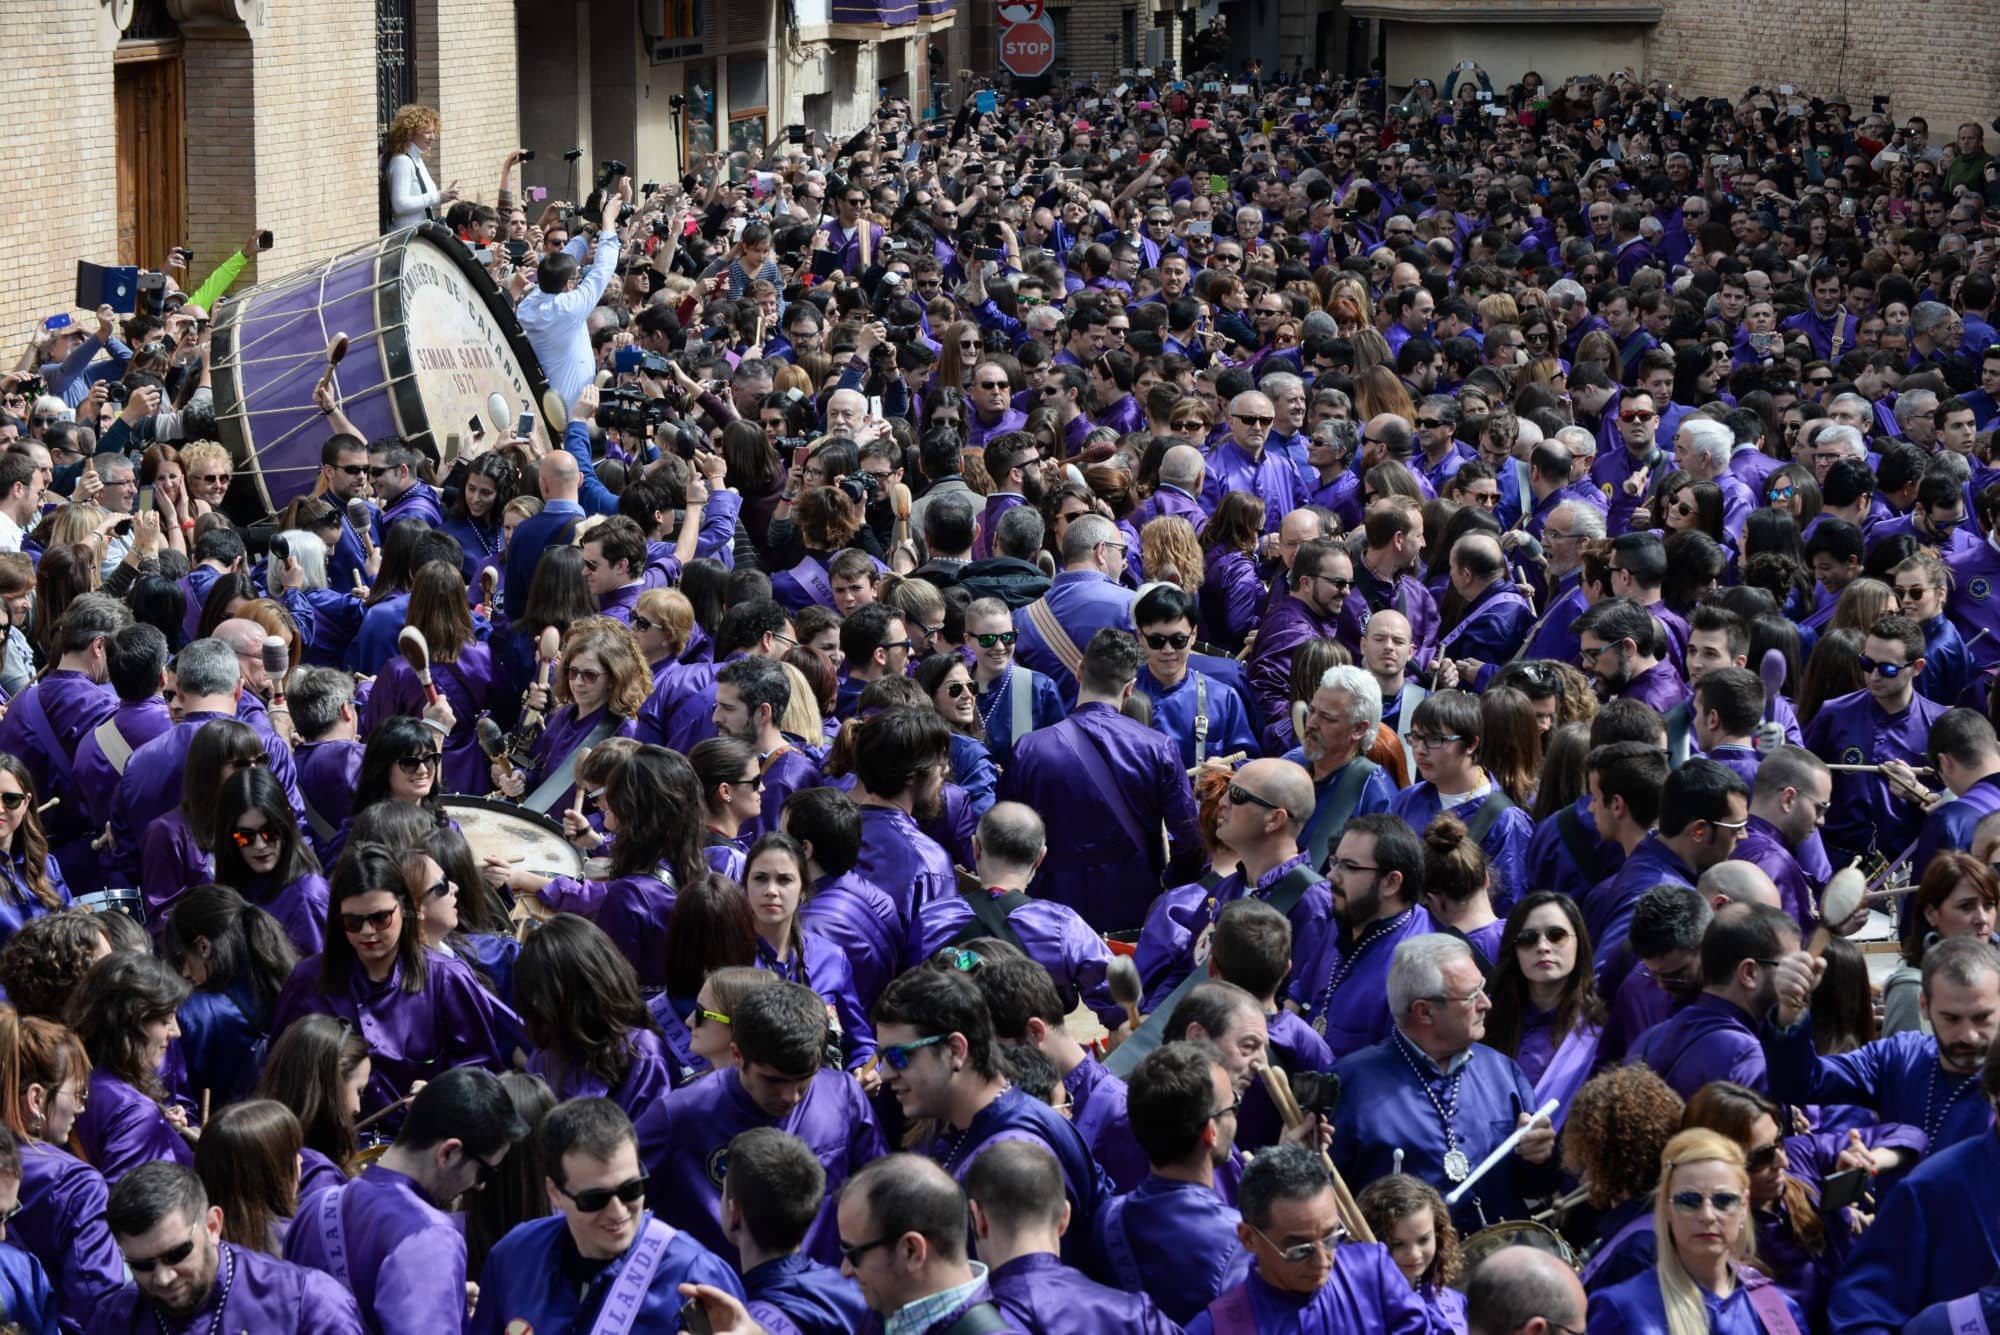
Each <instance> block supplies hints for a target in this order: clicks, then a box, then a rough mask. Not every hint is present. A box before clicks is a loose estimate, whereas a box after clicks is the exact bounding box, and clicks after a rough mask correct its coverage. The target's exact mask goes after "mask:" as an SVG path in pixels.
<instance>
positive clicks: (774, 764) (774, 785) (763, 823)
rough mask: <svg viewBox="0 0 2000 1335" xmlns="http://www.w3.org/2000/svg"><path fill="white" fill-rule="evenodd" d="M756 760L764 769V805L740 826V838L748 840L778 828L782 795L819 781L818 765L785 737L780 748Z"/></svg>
mask: <svg viewBox="0 0 2000 1335" xmlns="http://www.w3.org/2000/svg"><path fill="white" fill-rule="evenodd" d="M759 763H760V764H761V765H762V766H763V773H764V809H763V810H762V811H761V812H760V813H758V815H757V816H756V817H755V818H754V819H752V820H750V821H748V822H747V823H745V825H744V826H743V829H742V837H743V839H744V840H745V841H747V843H752V844H754V843H756V842H757V840H759V839H761V838H763V837H764V836H765V835H767V834H770V833H772V832H773V831H775V830H776V829H777V828H778V817H779V815H780V814H781V813H782V812H783V811H784V809H785V799H786V798H788V797H790V796H791V795H792V794H793V793H796V792H801V791H803V790H805V789H807V788H817V787H819V784H820V773H819V766H818V765H817V764H815V763H814V761H813V758H812V757H811V756H810V755H808V754H806V752H804V751H803V750H801V749H800V748H799V745H798V744H797V743H795V742H792V741H789V740H788V741H786V743H785V748H784V750H782V751H775V752H773V753H771V754H770V755H768V756H764V757H762V758H761V759H760V762H759Z"/></svg>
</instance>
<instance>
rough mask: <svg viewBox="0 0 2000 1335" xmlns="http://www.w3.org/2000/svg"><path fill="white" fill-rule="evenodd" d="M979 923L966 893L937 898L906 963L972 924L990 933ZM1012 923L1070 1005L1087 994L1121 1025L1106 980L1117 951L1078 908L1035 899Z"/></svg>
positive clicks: (1100, 1012) (925, 911)
mask: <svg viewBox="0 0 2000 1335" xmlns="http://www.w3.org/2000/svg"><path fill="white" fill-rule="evenodd" d="M974 893H979V892H976V891H975V892H974ZM986 893H994V892H986ZM977 921H978V920H977V919H976V918H975V917H974V915H973V912H972V906H971V905H970V904H968V903H967V902H966V900H965V896H964V895H963V894H955V895H944V896H941V897H939V898H937V899H933V900H932V901H931V902H930V903H928V904H926V905H924V906H923V908H921V909H919V910H918V911H917V919H916V921H915V922H914V923H913V924H912V925H911V927H910V938H909V949H908V951H907V952H906V954H905V956H904V961H903V962H904V965H905V967H908V968H915V967H916V966H917V965H919V964H921V963H923V962H924V961H925V960H927V959H929V958H930V957H931V956H932V955H934V954H936V953H937V951H938V950H939V949H941V948H942V947H944V946H946V945H948V944H950V943H951V942H952V941H953V940H954V939H956V938H957V937H958V936H959V935H960V934H961V933H963V932H965V931H966V930H967V929H968V928H972V929H973V931H972V934H973V935H975V936H980V935H984V934H985V929H984V928H983V927H978V926H976V924H977ZM1007 925H1008V926H1009V927H1011V928H1013V930H1014V935H1015V936H1017V937H1019V938H1020V941H1021V948H1022V949H1023V950H1025V951H1027V952H1028V958H1029V959H1031V960H1033V961H1034V962H1035V963H1037V964H1039V965H1041V966H1042V967H1043V968H1044V969H1047V970H1048V971H1049V977H1050V978H1052V979H1054V980H1055V985H1056V991H1057V992H1058V993H1059V994H1060V995H1061V996H1062V998H1063V1004H1064V1006H1065V1007H1067V1008H1070V1009H1074V1008H1075V1005H1076V1002H1077V1000H1078V999H1079V998H1081V999H1082V1000H1083V1001H1084V1002H1085V1003H1086V1004H1087V1005H1089V1007H1090V1009H1091V1011H1092V1012H1093V1013H1094V1014H1096V1016H1097V1017H1098V1019H1099V1020H1101V1021H1103V1022H1104V1024H1105V1025H1106V1026H1107V1027H1109V1028H1114V1029H1115V1028H1117V1026H1118V1024H1119V1022H1120V1021H1122V1020H1123V1019H1124V1018H1125V1011H1124V1008H1123V1007H1121V1006H1120V1005H1119V1004H1118V1003H1117V1002H1115V1001H1113V1000H1112V999H1111V989H1110V987H1109V986H1108V985H1107V984H1106V983H1105V976H1106V974H1107V973H1108V972H1109V970H1110V968H1111V949H1110V947H1108V946H1106V945H1105V944H1104V938H1103V937H1101V936H1099V935H1098V934H1097V933H1096V932H1094V931H1092V930H1091V928H1090V924H1088V923H1086V922H1085V921H1084V920H1083V919H1082V918H1081V917H1079V916H1078V915H1077V912H1076V910H1074V909H1072V908H1070V907H1069V906H1068V905H1066V904H1057V903H1054V902H1052V901H1050V900H1045V899H1031V900H1029V901H1028V902H1027V903H1025V904H1022V905H1021V906H1020V907H1019V908H1017V909H1015V910H1014V912H1013V914H1012V916H1010V917H1009V918H1008V920H1007Z"/></svg>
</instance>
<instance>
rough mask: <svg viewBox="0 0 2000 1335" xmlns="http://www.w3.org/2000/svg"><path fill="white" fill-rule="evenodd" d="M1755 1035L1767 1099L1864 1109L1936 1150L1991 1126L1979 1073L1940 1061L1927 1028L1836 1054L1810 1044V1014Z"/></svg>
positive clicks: (1988, 1132) (1976, 1136)
mask: <svg viewBox="0 0 2000 1335" xmlns="http://www.w3.org/2000/svg"><path fill="white" fill-rule="evenodd" d="M1760 1037H1761V1038H1762V1040H1763V1044H1764V1059H1765V1061H1766V1062H1767V1063H1768V1068H1767V1072H1766V1078H1767V1079H1768V1080H1769V1081H1770V1087H1771V1097H1772V1098H1775V1099H1781V1100H1784V1101H1785V1102H1788V1103H1812V1104H1841V1105H1846V1106H1851V1107H1858V1108H1865V1109H1867V1110H1869V1111H1871V1112H1873V1113H1874V1114H1875V1116H1876V1117H1877V1118H1878V1119H1879V1120H1880V1121H1881V1122H1882V1123H1884V1124H1890V1123H1901V1124H1905V1125H1908V1126H1912V1127H1915V1128H1917V1130H1919V1131H1921V1132H1923V1134H1924V1135H1925V1136H1926V1137H1927V1138H1928V1142H1929V1149H1928V1153H1930V1154H1933V1155H1935V1154H1937V1153H1939V1152H1940V1151H1942V1150H1946V1149H1949V1148H1950V1147H1951V1146H1953V1145H1956V1144H1959V1143H1960V1142H1962V1141H1967V1140H1978V1139H1980V1138H1982V1137H1987V1136H1990V1135H1991V1133H1992V1130H1993V1108H1992V1105H1990V1104H1989V1103H1987V1102H1986V1100H1985V1099H1983V1098H1981V1097H1980V1096H1979V1080H1978V1077H1977V1076H1976V1075H1959V1074H1957V1073H1955V1072H1950V1071H1946V1070H1945V1069H1944V1068H1943V1067H1942V1066H1940V1065H1939V1064H1938V1057H1937V1039H1936V1038H1935V1037H1934V1036H1932V1035H1930V1034H1924V1033H1918V1032H1917V1031H1915V1030H1906V1031H1904V1032H1903V1033H1899V1034H1890V1035H1888V1036H1886V1037H1884V1038H1878V1039H1876V1040H1875V1041H1874V1042H1872V1043H1867V1044H1864V1045H1862V1046H1861V1047H1859V1048H1856V1049H1855V1050H1854V1051H1852V1052H1843V1053H1840V1054H1839V1055H1837V1056H1833V1057H1822V1056H1820V1055H1819V1053H1818V1052H1817V1051H1816V1050H1815V1049H1814V1047H1813V1037H1812V1024H1811V1022H1810V1020H1801V1021H1800V1022H1799V1023H1798V1024H1795V1025H1793V1026H1792V1027H1791V1028H1790V1029H1783V1030H1781V1029H1776V1028H1774V1027H1772V1026H1771V1025H1770V1024H1769V1023H1768V1022H1767V1023H1766V1024H1765V1025H1764V1027H1763V1030H1762V1033H1761V1034H1760Z"/></svg>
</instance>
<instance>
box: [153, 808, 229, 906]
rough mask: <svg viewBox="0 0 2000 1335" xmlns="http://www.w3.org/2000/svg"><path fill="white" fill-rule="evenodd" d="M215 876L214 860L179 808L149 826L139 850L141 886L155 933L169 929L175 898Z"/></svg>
mask: <svg viewBox="0 0 2000 1335" xmlns="http://www.w3.org/2000/svg"><path fill="white" fill-rule="evenodd" d="M214 879H215V859H214V858H213V857H211V856H210V855H209V852H208V850H207V849H205V848H203V847H202V846H201V845H200V843H199V842H198V841H197V839H196V836H195V832H194V830H193V829H192V828H190V827H189V825H188V823H187V818H186V817H184V816H182V815H181V813H180V812H179V811H178V810H174V811H169V812H168V813H167V814H166V815H164V816H162V817H160V818H159V819H158V820H156V821H154V822H153V823H152V824H150V825H148V826H147V827H146V841H145V843H144V844H143V845H141V847H140V850H139V889H140V890H141V891H142V892H143V893H144V894H145V899H146V923H147V925H148V926H150V927H151V928H152V929H153V931H154V932H155V933H159V932H163V931H165V930H166V925H167V915H168V914H169V913H171V912H172V911H173V907H174V903H175V901H177V900H179V899H180V897H181V896H182V895H184V894H186V893H187V892H188V890H189V889H190V888H192V887H194V886H197V885H201V884H204V883H205V882H208V881H211V880H214Z"/></svg>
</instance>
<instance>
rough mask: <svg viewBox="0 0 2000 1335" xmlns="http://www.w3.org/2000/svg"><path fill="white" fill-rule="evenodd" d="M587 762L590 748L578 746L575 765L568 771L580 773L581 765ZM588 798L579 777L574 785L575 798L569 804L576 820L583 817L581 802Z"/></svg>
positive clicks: (588, 795) (586, 800)
mask: <svg viewBox="0 0 2000 1335" xmlns="http://www.w3.org/2000/svg"><path fill="white" fill-rule="evenodd" d="M589 763H590V748H589V747H587V746H579V747H578V748H576V765H575V766H574V768H572V769H571V770H570V773H572V774H582V773H583V767H584V766H585V765H587V764H589ZM589 800H590V794H589V793H586V792H585V791H584V790H583V781H582V780H581V779H579V780H578V781H577V785H576V800H575V801H574V802H573V803H572V804H571V806H570V809H571V810H572V811H574V812H576V818H577V819H578V820H582V819H583V804H584V803H585V802H588V801H589Z"/></svg>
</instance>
